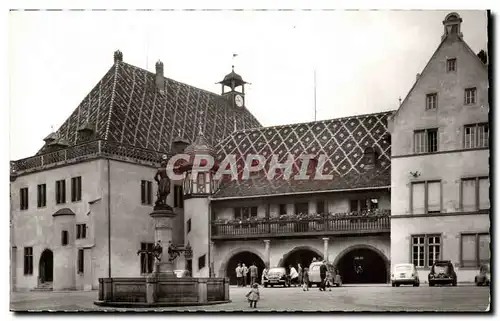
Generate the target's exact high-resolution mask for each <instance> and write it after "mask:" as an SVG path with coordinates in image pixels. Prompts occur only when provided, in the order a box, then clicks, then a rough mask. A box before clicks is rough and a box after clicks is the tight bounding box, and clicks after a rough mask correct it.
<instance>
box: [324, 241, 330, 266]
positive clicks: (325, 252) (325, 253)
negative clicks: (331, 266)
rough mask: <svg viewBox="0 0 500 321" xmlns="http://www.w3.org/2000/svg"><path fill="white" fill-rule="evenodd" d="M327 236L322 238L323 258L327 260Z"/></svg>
mask: <svg viewBox="0 0 500 321" xmlns="http://www.w3.org/2000/svg"><path fill="white" fill-rule="evenodd" d="M328 240H329V238H328V237H324V238H323V260H325V261H327V260H328Z"/></svg>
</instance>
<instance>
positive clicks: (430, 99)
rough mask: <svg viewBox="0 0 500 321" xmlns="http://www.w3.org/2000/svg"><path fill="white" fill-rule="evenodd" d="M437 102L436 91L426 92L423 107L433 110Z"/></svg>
mask: <svg viewBox="0 0 500 321" xmlns="http://www.w3.org/2000/svg"><path fill="white" fill-rule="evenodd" d="M437 104H438V95H437V94H436V93H433V94H427V96H426V104H425V109H427V110H434V109H436V108H437Z"/></svg>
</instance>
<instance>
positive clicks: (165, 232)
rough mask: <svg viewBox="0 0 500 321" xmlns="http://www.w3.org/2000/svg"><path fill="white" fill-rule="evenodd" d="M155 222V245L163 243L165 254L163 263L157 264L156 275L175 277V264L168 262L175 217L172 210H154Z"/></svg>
mask: <svg viewBox="0 0 500 321" xmlns="http://www.w3.org/2000/svg"><path fill="white" fill-rule="evenodd" d="M150 216H151V218H152V219H153V221H154V227H155V243H156V242H158V241H161V242H160V243H161V246H162V247H163V253H162V256H161V262H155V274H157V275H158V274H161V275H163V276H169V277H175V273H174V269H173V264H172V263H171V262H169V261H168V246H169V244H170V242H171V241H172V218H173V217H174V216H175V213H174V212H173V210H172V208H167V207H165V208H162V209H156V208H155V209H154V211H153V213H151V214H150Z"/></svg>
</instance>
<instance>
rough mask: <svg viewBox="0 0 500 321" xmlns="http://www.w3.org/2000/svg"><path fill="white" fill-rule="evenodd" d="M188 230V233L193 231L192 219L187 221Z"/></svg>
mask: <svg viewBox="0 0 500 321" xmlns="http://www.w3.org/2000/svg"><path fill="white" fill-rule="evenodd" d="M186 225H187V226H186V230H187V232H186V233H189V232H191V219H188V220H187V222H186Z"/></svg>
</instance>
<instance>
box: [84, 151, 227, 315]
mask: <svg viewBox="0 0 500 321" xmlns="http://www.w3.org/2000/svg"><path fill="white" fill-rule="evenodd" d="M155 180H156V181H157V183H158V199H157V201H156V204H155V206H154V208H153V212H152V213H151V214H150V216H151V218H152V219H153V221H154V229H155V234H154V238H155V245H154V247H153V249H152V250H151V251H145V250H142V251H138V252H137V254H138V255H139V254H141V253H146V254H148V255H153V256H154V258H155V266H154V271H153V273H151V274H150V275H149V276H147V277H137V278H134V277H114V278H100V279H99V294H98V295H99V298H98V301H95V302H94V304H96V305H98V306H108V307H162V306H192V305H209V304H219V303H227V302H230V300H229V279H228V278H212V277H209V278H193V277H191V276H188V277H184V276H183V277H177V276H176V275H175V273H174V271H173V262H174V261H175V259H176V258H177V257H178V256H179V255H181V254H183V255H184V256H185V257H186V258H190V256H191V255H192V251H191V247H190V245H189V243H188V244H187V245H174V244H173V243H172V218H173V217H175V215H176V214H175V213H174V211H173V209H172V207H170V206H168V205H167V204H166V197H167V195H168V194H169V192H170V180H169V179H168V177H167V175H166V156H164V159H163V161H162V166H161V168H160V169H158V172H157V173H156V175H155ZM162 241H166V242H167V244H168V246H166V247H164V246H162Z"/></svg>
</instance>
